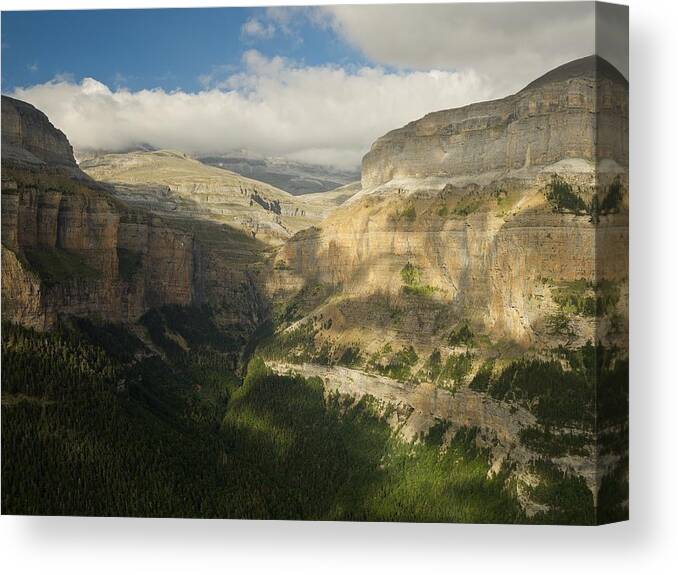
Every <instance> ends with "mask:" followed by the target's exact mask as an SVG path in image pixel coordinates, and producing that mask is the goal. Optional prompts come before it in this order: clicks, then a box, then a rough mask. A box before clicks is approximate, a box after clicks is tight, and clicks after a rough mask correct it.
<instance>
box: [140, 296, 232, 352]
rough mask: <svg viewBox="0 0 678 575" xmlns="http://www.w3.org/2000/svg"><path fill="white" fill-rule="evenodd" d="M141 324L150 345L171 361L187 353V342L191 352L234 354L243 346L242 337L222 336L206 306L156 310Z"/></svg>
mask: <svg viewBox="0 0 678 575" xmlns="http://www.w3.org/2000/svg"><path fill="white" fill-rule="evenodd" d="M141 324H142V325H144V326H145V327H146V329H147V330H148V333H149V335H150V337H151V340H152V341H153V343H154V344H155V345H157V346H158V347H159V348H161V349H162V350H163V351H164V352H165V353H166V354H168V355H170V356H171V357H173V358H175V357H177V356H181V355H183V354H184V353H185V352H186V351H187V345H188V344H187V342H190V344H191V346H192V347H194V348H206V347H209V348H212V349H215V350H217V351H219V352H226V353H235V352H236V351H237V350H238V349H240V347H241V346H242V345H243V343H244V341H243V339H242V336H240V337H239V336H238V335H236V334H233V333H228V332H225V331H224V330H223V329H222V328H221V327H220V326H219V325H217V323H216V320H215V317H214V313H213V311H212V309H211V308H210V307H209V306H207V305H203V306H189V307H186V306H179V305H170V306H165V307H162V308H155V309H152V310H150V311H148V312H146V314H144V316H143V317H142V318H141Z"/></svg>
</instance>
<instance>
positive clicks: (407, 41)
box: [311, 2, 623, 95]
mask: <svg viewBox="0 0 678 575" xmlns="http://www.w3.org/2000/svg"><path fill="white" fill-rule="evenodd" d="M311 21H313V22H315V23H316V24H318V25H321V26H329V27H331V28H332V29H333V30H334V31H335V32H336V33H337V34H338V35H340V36H341V37H342V38H344V39H345V40H346V41H347V42H348V43H349V44H351V45H352V46H354V47H355V48H357V49H358V50H360V51H361V52H362V53H363V54H365V56H367V57H368V58H369V59H370V60H372V61H373V62H376V63H379V64H383V65H388V66H393V67H396V68H401V69H416V70H429V69H431V68H438V69H441V70H475V71H476V72H478V73H479V74H483V75H487V76H489V77H491V78H492V81H493V86H494V88H495V90H494V91H495V95H502V94H507V93H510V92H515V91H517V90H519V89H521V88H522V87H523V86H525V85H526V84H527V83H529V82H530V81H531V80H533V79H535V78H536V77H538V76H540V75H541V74H543V73H545V72H547V71H548V70H550V69H552V68H555V67H556V66H559V65H560V64H564V63H565V62H568V61H570V60H574V59H576V58H580V57H583V56H588V55H590V54H593V53H594V52H595V45H594V42H595V36H594V21H595V18H594V3H593V2H526V3H506V4H496V3H495V4H492V3H486V4H485V3H481V4H468V3H467V4H463V3H454V4H436V5H427V6H422V5H373V6H345V5H344V6H328V7H321V8H318V9H317V12H316V14H315V16H314V18H313V19H312V20H311ZM622 72H623V70H622Z"/></svg>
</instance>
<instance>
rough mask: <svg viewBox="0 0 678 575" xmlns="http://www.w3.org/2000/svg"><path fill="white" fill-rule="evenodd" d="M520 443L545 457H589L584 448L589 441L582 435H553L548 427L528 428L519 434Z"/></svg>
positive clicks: (570, 433)
mask: <svg viewBox="0 0 678 575" xmlns="http://www.w3.org/2000/svg"><path fill="white" fill-rule="evenodd" d="M520 441H521V442H522V444H523V445H525V446H526V447H529V448H530V449H532V450H533V451H536V452H537V453H540V454H541V455H544V456H547V457H563V456H564V455H582V456H586V455H590V452H589V450H588V449H587V448H586V447H587V445H588V444H589V443H591V439H590V438H589V437H587V436H586V435H583V434H574V433H572V432H569V433H554V432H552V431H551V430H550V429H549V428H548V427H546V428H545V429H542V428H540V427H528V428H525V429H523V430H521V432H520Z"/></svg>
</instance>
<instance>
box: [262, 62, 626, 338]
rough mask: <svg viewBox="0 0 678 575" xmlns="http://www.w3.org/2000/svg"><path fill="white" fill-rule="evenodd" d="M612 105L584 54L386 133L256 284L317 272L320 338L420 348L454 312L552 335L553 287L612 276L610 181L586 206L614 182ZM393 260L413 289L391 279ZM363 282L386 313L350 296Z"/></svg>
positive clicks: (616, 130)
mask: <svg viewBox="0 0 678 575" xmlns="http://www.w3.org/2000/svg"><path fill="white" fill-rule="evenodd" d="M627 111H628V83H627V82H626V80H625V79H624V78H623V77H622V76H621V75H619V73H618V72H617V71H616V70H615V69H614V68H612V67H611V66H610V65H609V64H607V63H606V62H605V61H604V60H601V59H599V58H596V57H590V58H585V59H583V60H578V61H575V62H572V63H570V64H567V65H565V66H562V67H561V68H557V69H555V70H553V71H552V72H550V73H548V74H546V75H545V76H543V77H542V78H539V79H538V80H536V81H534V82H532V83H531V84H530V85H528V86H527V87H526V88H525V89H523V90H522V91H520V92H519V93H517V94H515V95H513V96H509V97H507V98H504V99H502V100H496V101H493V102H483V103H479V104H473V105H471V106H466V107H463V108H458V109H454V110H445V111H441V112H435V113H433V114H429V115H427V116H425V117H424V118H422V119H420V120H417V121H415V122H411V123H410V124H408V125H407V126H405V127H403V128H400V129H398V130H394V131H392V132H389V133H388V134H386V135H385V136H383V137H382V138H380V139H378V140H377V141H376V142H375V143H374V145H373V146H372V149H371V150H370V152H369V153H368V154H367V155H366V156H365V158H364V160H363V173H362V190H361V191H360V192H359V193H357V194H356V195H355V196H353V197H352V198H351V199H350V200H349V201H348V202H346V203H345V204H344V205H343V206H341V207H340V208H339V209H337V210H336V211H334V212H333V213H331V214H330V215H329V217H328V218H327V219H326V220H324V221H323V222H322V224H320V225H319V226H317V227H315V228H312V229H309V230H306V231H304V232H302V233H299V234H297V235H296V236H295V237H293V238H292V239H291V240H290V241H289V242H288V243H287V244H286V245H285V246H284V247H283V248H282V249H281V251H280V252H279V254H278V256H277V258H276V261H275V266H274V267H275V270H274V271H275V273H274V274H273V275H272V276H271V281H270V282H269V293H271V295H272V297H273V298H274V299H278V300H280V299H283V300H284V299H285V298H289V297H290V296H291V294H294V293H296V291H297V290H299V289H301V288H302V287H303V286H307V285H309V284H314V283H319V284H324V285H329V286H332V296H331V297H330V298H329V299H327V300H326V301H323V302H320V307H318V308H317V309H316V310H315V311H313V313H314V314H316V315H317V313H320V312H321V311H322V313H324V314H325V316H326V317H327V316H329V317H332V318H333V327H332V328H331V330H329V331H330V332H334V336H335V337H338V338H339V339H341V338H344V339H345V338H348V337H349V336H348V335H347V333H348V332H349V331H350V332H351V337H356V338H359V339H361V340H363V341H364V342H365V343H366V344H367V345H372V343H371V342H372V341H374V340H375V338H374V330H375V329H376V330H377V333H378V334H381V335H383V336H384V337H386V338H395V339H396V340H398V341H407V342H416V341H419V343H420V345H422V346H425V347H435V345H436V344H437V343H439V342H438V338H439V336H440V335H441V334H442V331H440V330H441V327H440V323H441V322H442V323H443V325H445V326H449V325H450V324H452V325H453V324H454V323H456V322H459V321H470V322H472V323H473V324H475V325H476V326H477V327H478V329H479V330H481V331H483V332H485V333H488V334H490V335H491V337H492V338H494V339H496V340H510V341H513V342H516V343H518V344H520V345H522V346H531V345H535V344H545V343H549V344H553V345H556V344H558V343H559V342H561V343H564V340H562V341H561V339H562V338H559V336H557V335H553V334H551V333H550V329H549V325H548V323H549V318H551V317H552V316H553V315H554V313H555V312H556V308H557V306H556V305H555V303H554V295H555V293H556V291H557V290H558V289H560V288H559V286H562V285H564V284H567V283H568V282H576V281H582V282H587V283H589V284H595V283H596V282H597V281H598V279H600V278H606V279H607V280H609V281H611V282H615V283H616V284H618V285H617V288H618V289H619V290H621V292H622V293H625V290H627V286H628V283H627V275H628V269H627V268H628V263H627V262H628V257H627V252H628V250H627V226H628V216H627V207H628V203H627V202H628V199H627V196H626V195H625V192H624V193H623V194H622V197H621V199H620V200H619V202H618V205H617V206H616V207H615V208H614V209H610V210H607V211H606V212H605V213H604V214H601V215H597V216H595V217H594V216H593V215H592V212H591V210H593V209H594V208H591V206H592V205H593V204H594V203H595V202H598V201H603V199H604V198H605V197H606V195H607V193H608V191H609V190H610V189H611V186H613V185H617V184H619V186H620V189H623V190H627V189H628V177H627V166H628V144H627V141H628V140H627V137H626V136H627V133H628V114H627ZM596 143H597V147H596V145H595V144H596ZM596 150H597V151H596ZM554 178H557V179H558V180H557V181H562V182H564V185H566V186H568V187H569V189H570V190H572V193H574V194H576V195H577V196H579V197H580V198H581V201H582V202H583V204H582V205H584V207H583V208H581V209H579V208H578V209H579V213H575V211H576V210H575V211H572V210H569V209H562V210H561V209H556V208H555V207H554V205H553V203H552V202H550V201H549V199H548V192H549V189H551V187H552V185H553V182H554ZM615 182H617V184H615ZM594 197H595V198H594ZM596 205H597V204H596ZM589 212H590V213H589ZM596 213H597V212H596ZM603 246H606V247H605V254H604V257H602V256H603V254H602V252H601V250H602V249H603V248H602V247H603ZM408 264H409V265H412V266H414V267H415V268H416V269H417V273H418V279H417V282H418V284H419V288H417V289H409V290H408V289H407V287H406V286H404V284H403V277H402V271H403V269H404V268H405V266H407V265H408ZM617 288H615V289H617ZM408 292H409V293H408ZM413 292H414V293H415V295H416V294H419V295H420V296H421V297H418V298H415V297H414V296H413V295H412V293H413ZM375 296H378V297H379V298H381V299H384V298H386V299H388V301H389V302H390V304H389V305H390V306H391V307H394V308H397V309H403V310H405V311H404V314H400V317H399V322H400V323H399V324H396V323H394V322H389V321H386V320H385V319H384V318H382V317H381V316H382V315H383V314H384V311H383V309H381V308H380V307H379V306H374V305H372V306H369V305H368V306H367V307H365V308H362V307H360V304H359V302H365V301H369V300H370V299H371V298H372V299H374V297H375ZM348 301H351V302H353V304H352V305H349V304H348V303H347V302H348ZM624 301H625V298H623V297H622V298H619V306H620V307H619V310H618V312H619V313H620V314H626V313H627V310H626V304H625V303H624ZM412 308H416V310H417V312H416V313H415V312H411V310H412ZM356 309H360V310H361V311H360V312H358V313H354V312H355V310H356ZM408 310H410V311H409V312H408ZM410 312H411V313H410ZM573 321H574V323H575V324H576V325H574V326H573V327H574V332H575V335H574V336H573V337H574V340H573V341H574V342H577V341H578V342H584V341H589V340H591V339H592V338H593V337H594V335H597V336H598V337H600V338H604V337H606V335H605V333H604V332H605V329H604V325H603V324H605V322H604V321H602V320H599V321H597V320H596V319H595V318H592V317H577V318H574V319H573ZM601 326H602V327H601ZM376 339H377V340H378V339H379V337H377V338H376ZM570 339H572V337H570ZM622 339H623V337H622ZM427 342H428V343H427Z"/></svg>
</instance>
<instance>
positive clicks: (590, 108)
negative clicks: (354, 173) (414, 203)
mask: <svg viewBox="0 0 678 575" xmlns="http://www.w3.org/2000/svg"><path fill="white" fill-rule="evenodd" d="M594 143H595V144H596V145H594ZM570 158H580V159H582V160H587V161H589V162H595V161H596V160H602V159H608V160H614V161H615V162H616V163H617V164H619V165H622V166H626V165H628V82H627V81H626V80H625V79H624V78H623V76H621V74H619V72H617V70H616V69H614V68H613V67H612V66H610V64H608V63H607V62H606V61H605V60H602V59H601V58H599V57H596V56H590V57H588V58H583V59H581V60H576V61H574V62H570V63H569V64H566V65H564V66H561V67H560V68H557V69H555V70H553V71H551V72H549V73H548V74H546V75H544V76H542V77H541V78H539V79H537V80H535V81H534V82H532V83H531V84H529V85H528V86H526V87H525V88H524V89H523V90H521V91H520V92H518V93H517V94H514V95H512V96H508V97H506V98H503V99H501V100H493V101H490V102H480V103H477V104H471V105H470V106H465V107H463V108H456V109H452V110H443V111H440V112H433V113H431V114H427V115H426V116H424V117H423V118H421V119H420V120H416V121H414V122H410V123H409V124H407V125H406V126H404V127H402V128H399V129H397V130H393V131H391V132H389V133H388V134H386V135H385V136H382V137H381V138H379V139H378V140H377V141H376V142H375V143H374V144H373V145H372V148H371V150H370V151H369V153H368V154H367V155H366V156H365V158H364V159H363V169H362V185H363V189H366V190H369V189H372V188H376V187H378V186H380V185H382V184H385V183H387V182H389V181H393V180H395V181H397V180H401V179H404V180H408V179H415V180H420V181H425V179H426V178H429V177H431V178H446V179H448V180H449V179H452V180H454V179H459V180H463V179H467V180H473V179H476V180H478V178H480V177H481V176H482V177H483V178H482V179H483V180H488V179H495V178H497V177H502V176H505V175H506V174H507V173H510V172H513V171H520V170H528V169H530V168H533V170H532V171H533V172H534V168H540V167H545V166H548V165H551V164H555V163H556V162H559V161H561V160H566V159H570ZM422 183H423V182H422Z"/></svg>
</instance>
